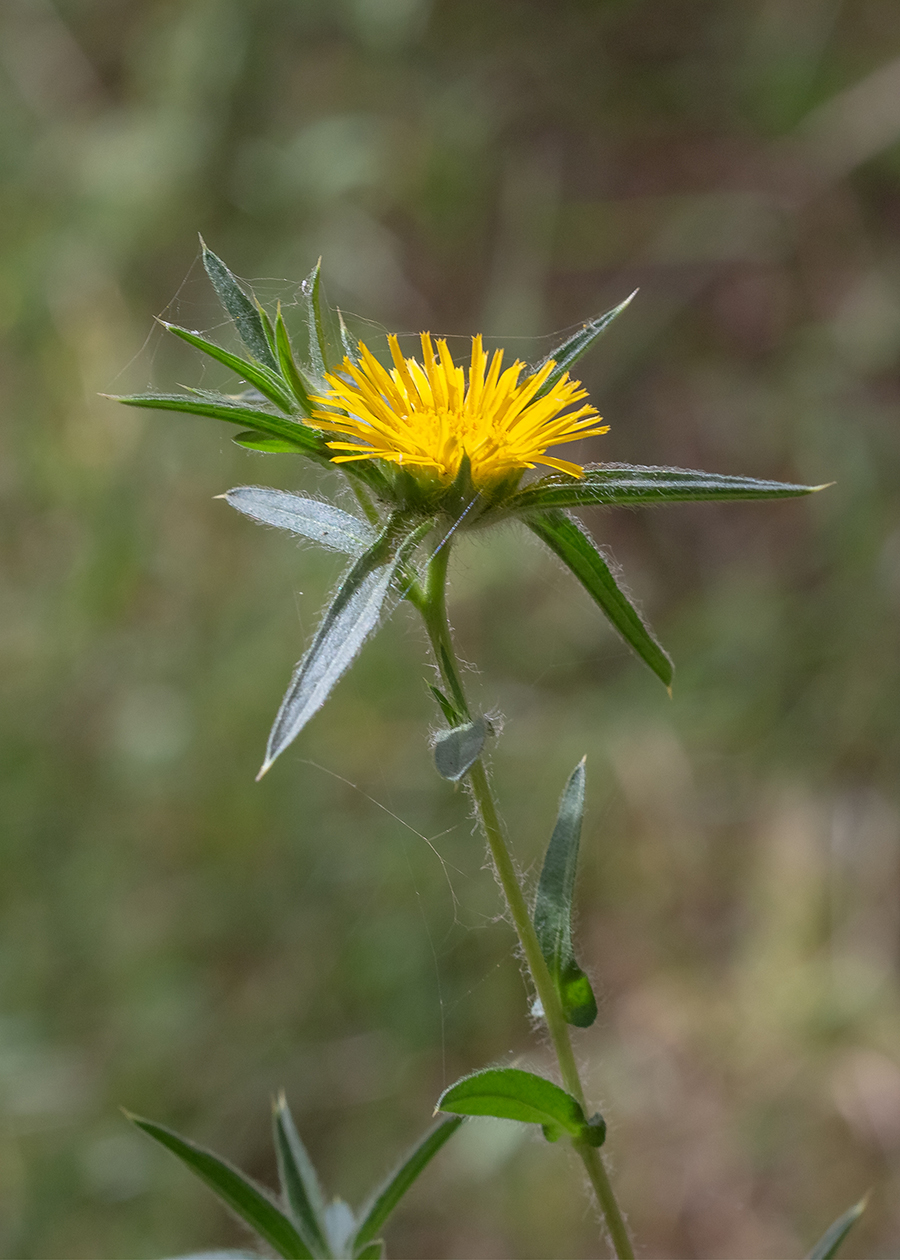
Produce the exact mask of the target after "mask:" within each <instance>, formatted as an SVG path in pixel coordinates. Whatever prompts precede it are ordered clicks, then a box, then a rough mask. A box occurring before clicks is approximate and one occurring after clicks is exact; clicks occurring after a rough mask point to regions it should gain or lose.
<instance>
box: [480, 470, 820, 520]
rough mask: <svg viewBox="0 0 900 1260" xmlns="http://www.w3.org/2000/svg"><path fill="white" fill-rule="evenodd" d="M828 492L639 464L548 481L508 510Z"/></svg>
mask: <svg viewBox="0 0 900 1260" xmlns="http://www.w3.org/2000/svg"><path fill="white" fill-rule="evenodd" d="M824 489H825V486H799V485H793V484H792V483H791V482H788V481H759V480H758V479H757V478H756V477H732V476H726V475H724V474H721V473H706V472H695V471H693V470H692V469H689V468H653V467H643V466H641V465H635V464H602V465H598V466H592V465H590V464H588V465H587V466H586V468H585V470H584V476H583V477H581V478H575V477H561V476H552V477H542V478H541V479H540V481H533V482H532V483H531V484H530V485H528V486H525V487H524V489H522V490H520V491H519V492H518V494H514V495H513V496H512V497H511V498H510V499H508V500H507V501H506V503H505V504H504V510H507V511H509V512H516V513H522V512H529V511H532V510H533V509H535V508H548V507H557V508H565V507H653V506H655V505H657V504H660V503H702V502H718V501H725V500H730V499H791V498H796V497H798V496H799V495H804V494H814V493H815V492H816V491H817V490H824Z"/></svg>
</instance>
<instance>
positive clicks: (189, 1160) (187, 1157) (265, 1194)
mask: <svg viewBox="0 0 900 1260" xmlns="http://www.w3.org/2000/svg"><path fill="white" fill-rule="evenodd" d="M126 1115H128V1118H129V1120H132V1121H133V1122H134V1123H135V1124H136V1125H137V1127H138V1128H139V1129H143V1131H144V1132H145V1133H147V1134H149V1136H150V1137H152V1138H154V1139H155V1140H156V1141H157V1142H159V1143H161V1145H163V1146H165V1147H167V1148H168V1150H170V1151H171V1152H172V1153H173V1155H177V1156H178V1158H179V1159H180V1160H181V1161H182V1163H184V1164H186V1165H187V1166H188V1168H190V1170H191V1172H193V1173H196V1175H197V1176H198V1177H199V1178H200V1179H201V1180H202V1181H205V1182H206V1184H207V1185H208V1186H209V1187H210V1189H211V1190H213V1191H214V1192H215V1193H216V1194H217V1195H218V1197H219V1198H220V1199H221V1200H222V1202H223V1203H226V1204H227V1205H228V1207H229V1208H231V1210H232V1212H236V1213H237V1215H238V1216H239V1217H240V1218H241V1220H243V1221H246V1222H247V1224H248V1225H249V1226H250V1227H251V1229H254V1230H255V1231H256V1232H257V1233H258V1234H259V1235H260V1237H262V1238H264V1239H265V1241H266V1242H267V1243H268V1244H269V1245H270V1246H271V1247H274V1249H275V1251H277V1252H278V1254H279V1256H283V1257H285V1260H313V1255H312V1252H311V1251H310V1249H309V1247H307V1245H306V1243H305V1242H304V1241H303V1239H302V1238H301V1237H300V1235H299V1233H298V1232H297V1230H296V1229H295V1227H294V1225H293V1224H292V1222H291V1221H290V1220H288V1218H287V1217H286V1216H285V1215H284V1213H283V1212H282V1211H281V1209H280V1208H279V1207H278V1206H277V1205H276V1203H275V1201H274V1198H273V1197H272V1195H271V1194H270V1193H269V1191H268V1190H266V1189H265V1188H264V1187H263V1186H259V1185H257V1184H256V1182H255V1181H251V1179H250V1178H249V1177H247V1176H246V1175H245V1174H244V1173H242V1172H240V1171H239V1170H238V1169H237V1168H235V1167H233V1165H231V1164H229V1163H228V1162H227V1161H226V1160H224V1159H221V1158H220V1157H219V1156H218V1155H214V1154H213V1152H212V1151H208V1150H206V1149H205V1147H202V1146H198V1145H197V1144H196V1143H195V1142H190V1141H188V1139H187V1138H183V1137H179V1135H178V1134H177V1133H174V1132H173V1131H172V1130H171V1129H167V1128H166V1127H165V1126H164V1125H161V1124H154V1123H153V1121H152V1120H143V1119H142V1118H141V1117H140V1116H133V1115H130V1114H129V1113H127V1112H126Z"/></svg>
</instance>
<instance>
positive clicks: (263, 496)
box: [222, 486, 376, 556]
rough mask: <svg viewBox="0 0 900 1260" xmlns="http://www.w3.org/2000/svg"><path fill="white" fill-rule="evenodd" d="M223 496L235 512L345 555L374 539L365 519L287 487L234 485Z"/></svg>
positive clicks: (356, 552)
mask: <svg viewBox="0 0 900 1260" xmlns="http://www.w3.org/2000/svg"><path fill="white" fill-rule="evenodd" d="M222 498H224V499H225V500H226V501H227V502H228V503H230V504H231V506H232V507H233V508H236V509H237V511H238V512H243V514H244V515H245V516H250V517H252V518H253V520H255V521H260V522H261V523H262V524H263V525H274V526H275V528H276V529H286V530H287V531H288V532H289V533H291V534H297V535H298V536H299V537H301V538H308V539H309V540H310V541H311V542H316V543H320V544H321V545H322V546H323V547H329V548H330V549H331V550H332V551H340V552H343V554H344V555H345V556H361V555H362V554H363V552H365V551H367V550H368V549H369V548H370V547H372V546H373V545H374V543H375V540H376V534H375V531H374V529H372V527H371V525H369V524H368V522H367V521H361V520H359V518H358V517H356V516H351V514H350V513H349V512H344V511H343V510H342V509H341V508H338V507H334V506H333V505H332V504H331V503H321V502H320V501H319V500H318V499H302V498H301V497H300V496H299V495H297V494H290V493H288V491H287V490H273V489H270V488H269V487H268V486H236V487H235V489H234V490H229V491H228V492H227V494H224V495H222Z"/></svg>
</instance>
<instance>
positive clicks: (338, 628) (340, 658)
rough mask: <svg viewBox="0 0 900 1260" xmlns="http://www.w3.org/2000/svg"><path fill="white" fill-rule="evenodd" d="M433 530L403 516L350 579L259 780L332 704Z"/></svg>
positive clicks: (285, 710) (280, 721)
mask: <svg viewBox="0 0 900 1260" xmlns="http://www.w3.org/2000/svg"><path fill="white" fill-rule="evenodd" d="M432 526H433V522H432V521H430V520H429V521H426V522H424V523H418V524H417V525H415V526H413V525H411V524H410V523H409V522H408V520H404V519H403V518H402V517H401V516H400V514H397V515H395V516H394V517H392V518H391V520H390V521H389V522H388V524H387V527H386V528H385V530H384V533H382V535H381V536H380V538H378V539H377V541H376V542H375V543H374V545H373V546H372V547H371V548H370V549H369V550H368V551H367V552H365V553H364V554H363V555H361V556H360V557H359V559H358V560H357V561H356V563H355V564H354V565H353V567H352V568H351V569H350V571H349V572H348V573H347V575H346V577H345V578H344V580H343V582H342V583H341V586H340V588H339V590H338V593H337V595H336V596H335V597H334V600H333V601H332V603H331V606H330V607H329V608H328V610H327V612H326V613H325V616H324V617H323V618H322V621H321V623H320V625H319V628H318V630H317V631H316V634H315V637H314V639H313V641H312V644H311V645H310V648H309V650H308V651H307V653H306V655H305V656H304V657H303V659H302V660H301V661H300V663H299V665H298V666H297V668H296V670H295V671H294V676H293V678H292V679H291V684H290V686H289V687H288V690H287V694H286V695H285V697H284V700H283V701H282V702H281V708H280V709H279V710H278V716H277V717H276V718H275V724H274V726H273V727H272V730H271V733H270V735H269V743H268V747H267V748H266V757H265V761H264V762H263V765H262V768H261V770H260V772H259V775H258V776H257V778H261V777H262V775H264V774H265V773H266V771H267V770H268V769H269V767H270V766H271V765H272V762H273V761H274V760H275V758H276V757H278V756H279V755H280V754H281V753H283V752H284V750H285V748H287V747H288V745H289V744H290V743H292V742H293V740H295V739H296V738H297V736H298V735H299V734H300V731H301V730H302V729H303V727H304V726H305V725H306V723H307V722H308V721H309V719H310V718H311V717H312V716H313V714H314V713H317V712H318V710H319V709H320V708H321V707H322V705H323V704H324V703H325V701H326V700H327V699H328V696H329V693H330V692H331V689H332V688H333V687H334V685H335V683H336V682H337V681H338V679H339V678H340V677H341V675H342V674H344V673H345V671H346V670H347V669H348V668H349V667H350V665H351V664H352V662H353V659H354V657H355V656H356V654H357V653H358V652H359V650H360V648H361V647H362V645H363V643H364V642H365V640H366V639H367V638H368V637H369V635H370V634H371V633H372V631H373V630H374V629H375V627H376V625H377V624H378V621H379V619H380V617H381V613H382V610H383V608H384V606H385V603H386V602H387V598H388V595H389V594H390V592H391V586H392V583H393V580H394V577H395V575H396V573H397V571H398V569H399V568H400V567H401V565H402V564H403V562H404V561H405V559H406V557H407V555H409V554H410V553H411V551H412V550H413V549H414V547H415V546H417V545H418V543H419V542H420V541H421V539H422V538H423V537H424V536H425V534H426V533H427V532H428V531H429V530H430V529H431V528H432Z"/></svg>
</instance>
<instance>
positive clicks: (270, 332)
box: [253, 294, 278, 360]
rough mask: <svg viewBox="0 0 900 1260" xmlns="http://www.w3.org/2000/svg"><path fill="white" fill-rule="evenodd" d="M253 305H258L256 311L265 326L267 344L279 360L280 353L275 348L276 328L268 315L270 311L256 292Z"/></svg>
mask: <svg viewBox="0 0 900 1260" xmlns="http://www.w3.org/2000/svg"><path fill="white" fill-rule="evenodd" d="M253 305H254V306H255V307H256V313H257V314H258V315H259V319H260V323H261V324H262V327H263V333H264V334H265V338H266V344H267V345H268V347H269V350H270V351H271V353H272V355H273V356H274V357H275V359H276V360H277V358H278V354H277V351H276V349H275V329H274V327H273V325H272V321H271V319H270V318H269V316H268V313H267V312H266V310H265V308H264V307H263V305H262V303H261V302H260V300H259V298H258V297H257V296H256V295H255V294H254V295H253Z"/></svg>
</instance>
